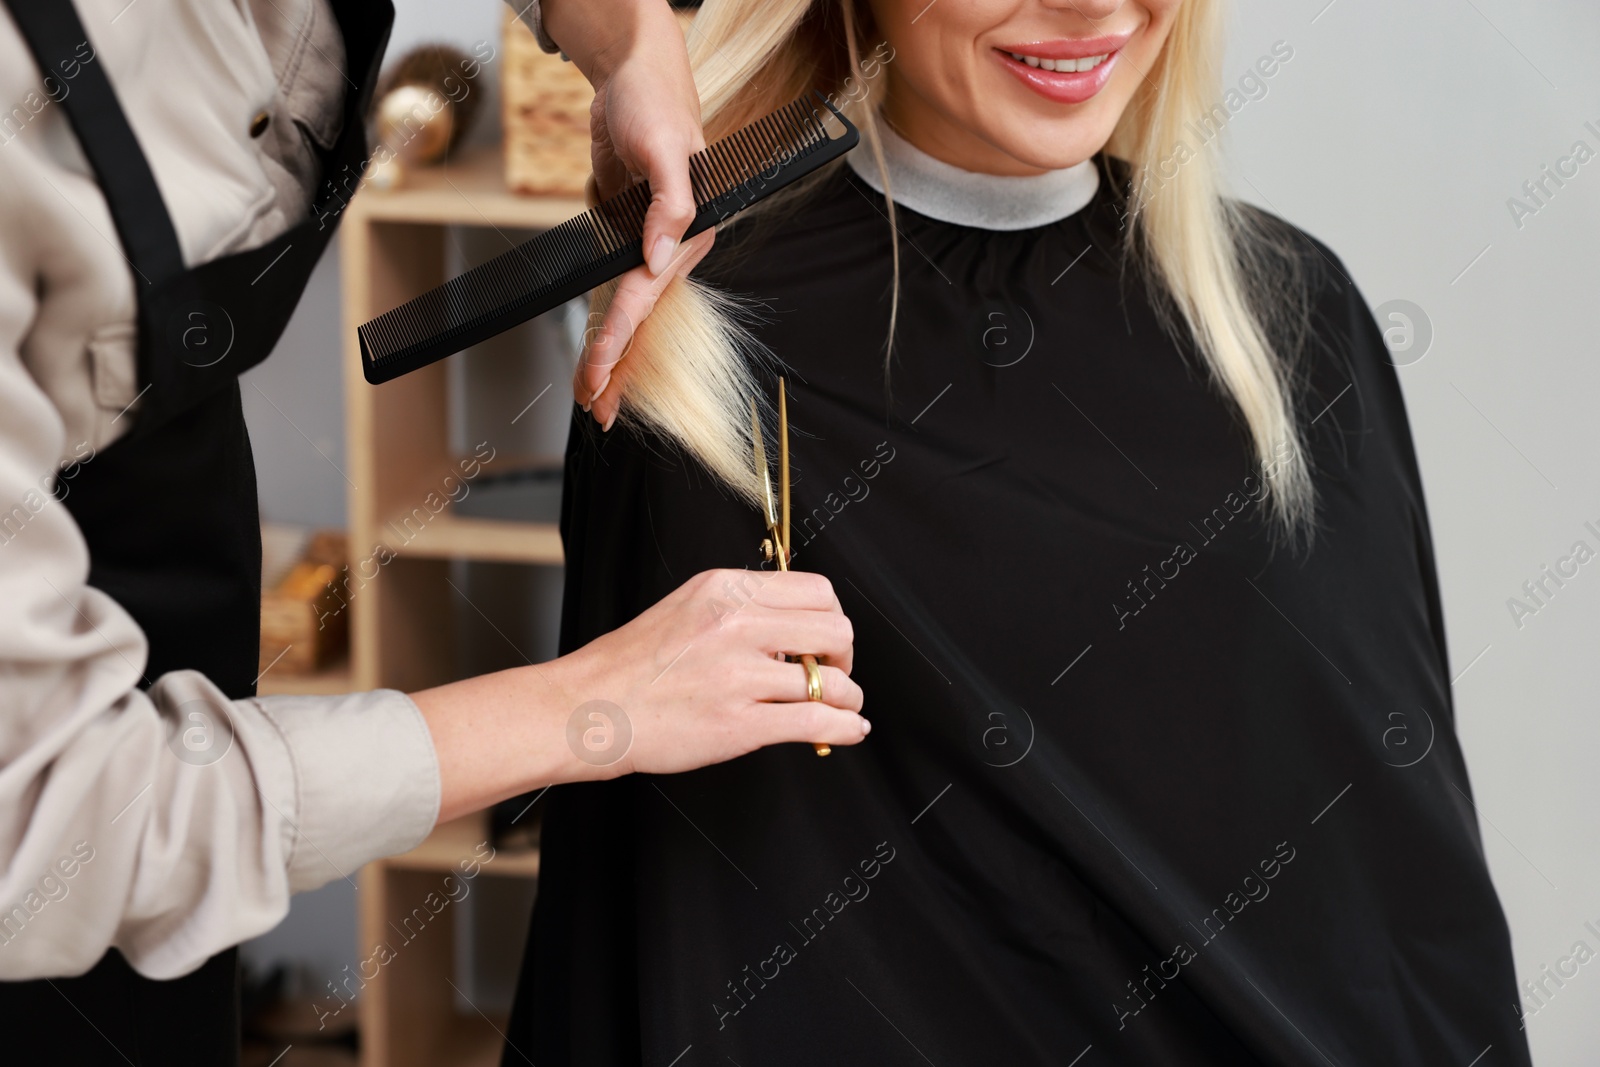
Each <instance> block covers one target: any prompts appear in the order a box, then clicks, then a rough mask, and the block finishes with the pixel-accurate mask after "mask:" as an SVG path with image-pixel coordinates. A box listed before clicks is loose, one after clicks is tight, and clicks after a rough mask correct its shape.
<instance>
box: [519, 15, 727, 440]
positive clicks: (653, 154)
mask: <svg viewBox="0 0 1600 1067" xmlns="http://www.w3.org/2000/svg"><path fill="white" fill-rule="evenodd" d="M542 10H543V12H544V24H545V29H546V30H547V31H548V32H549V34H550V36H551V38H552V39H553V40H554V41H555V42H556V43H557V44H559V45H561V47H562V49H563V51H565V52H566V53H567V55H568V56H570V57H571V59H572V61H573V62H574V63H576V64H577V66H578V69H580V70H581V71H583V73H584V76H585V77H587V78H588V79H589V82H590V84H592V85H593V86H594V87H595V97H594V108H593V110H592V111H591V112H590V135H591V137H592V140H593V148H592V155H593V162H594V174H595V186H596V192H597V193H598V194H599V196H600V197H602V198H604V197H608V196H611V195H613V194H615V193H618V192H621V191H622V190H623V189H625V188H627V187H628V186H629V185H632V184H633V183H635V182H637V181H638V180H639V179H641V178H645V179H648V180H649V182H650V189H651V191H652V194H653V200H652V202H651V205H650V210H649V212H648V213H647V214H646V215H645V223H644V249H645V264H646V265H645V266H643V267H639V268H637V269H635V270H632V271H629V272H628V273H627V274H625V275H623V277H622V279H621V280H620V282H619V284H618V287H617V292H616V295H615V296H614V297H613V298H612V300H611V303H610V305H609V306H608V307H607V309H606V313H605V317H604V319H603V320H602V321H601V322H600V323H598V324H591V327H590V329H589V330H588V331H586V333H585V345H584V352H583V358H582V359H581V360H580V362H579V364H578V370H577V373H576V374H575V375H574V377H573V383H572V384H573V394H574V395H575V396H576V397H577V399H578V401H579V403H581V404H583V405H584V406H585V407H586V408H587V409H588V410H589V412H590V414H591V415H592V416H593V417H594V419H595V421H596V422H598V423H600V425H601V426H603V427H605V428H606V429H610V428H611V423H612V420H614V419H615V418H616V415H617V410H618V408H619V406H620V404H621V394H622V390H621V389H620V388H617V389H614V390H610V391H608V389H607V386H608V385H609V384H610V382H611V376H612V371H613V369H614V368H615V367H616V364H617V362H618V361H619V360H621V359H622V358H623V356H624V355H626V354H627V350H628V344H629V342H631V341H632V339H633V333H634V330H635V329H636V328H637V327H638V325H639V324H640V323H642V322H643V321H644V320H645V318H646V316H648V315H649V314H650V311H651V309H652V308H654V307H655V303H656V298H657V297H659V296H660V295H661V292H662V290H663V289H665V288H666V286H667V284H668V283H669V282H670V281H672V279H674V278H676V277H678V276H679V275H683V274H687V273H688V272H689V271H691V270H693V269H694V267H695V265H696V264H698V263H699V262H700V260H701V259H702V258H703V257H704V256H705V254H706V253H707V252H708V251H710V250H711V242H712V237H713V235H712V232H711V231H709V230H708V231H706V232H705V233H703V234H701V235H700V236H698V237H696V238H694V239H693V240H691V241H688V242H687V243H684V244H681V245H680V244H679V241H680V240H681V239H682V237H683V232H684V230H686V229H687V228H688V226H689V223H690V222H692V221H693V220H694V196H693V193H692V191H691V189H690V185H689V156H690V154H691V153H693V152H697V151H699V150H700V149H702V148H704V147H705V146H706V142H705V135H704V133H703V132H702V131H701V129H700V97H699V94H698V93H697V92H696V91H695V86H694V78H693V76H692V75H691V74H690V72H689V56H688V51H687V49H686V47H685V46H684V41H683V33H682V31H681V30H680V29H679V28H678V23H677V19H676V17H675V16H674V15H673V14H672V11H671V9H670V8H668V7H667V5H666V4H665V3H664V2H663V0H545V2H544V5H543V8H542Z"/></svg>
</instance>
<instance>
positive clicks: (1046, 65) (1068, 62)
mask: <svg viewBox="0 0 1600 1067" xmlns="http://www.w3.org/2000/svg"><path fill="white" fill-rule="evenodd" d="M1006 54H1007V55H1009V56H1010V57H1011V58H1012V59H1014V60H1016V61H1017V62H1018V63H1026V64H1027V65H1028V66H1030V67H1037V68H1039V69H1040V70H1048V71H1051V72H1053V73H1056V74H1081V73H1083V72H1084V71H1089V70H1093V69H1094V68H1096V67H1098V66H1099V65H1100V64H1102V63H1104V62H1105V61H1106V60H1107V59H1108V58H1109V57H1110V53H1109V52H1107V53H1106V54H1104V55H1098V56H1085V57H1084V58H1082V59H1040V58H1039V57H1038V56H1025V55H1023V54H1022V53H1021V52H1008V53H1006Z"/></svg>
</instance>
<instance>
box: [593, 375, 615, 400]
mask: <svg viewBox="0 0 1600 1067" xmlns="http://www.w3.org/2000/svg"><path fill="white" fill-rule="evenodd" d="M610 384H611V374H610V372H607V373H606V380H605V381H603V382H601V383H600V388H598V389H596V390H595V391H594V392H593V393H592V394H590V396H589V402H590V403H591V404H592V403H594V402H595V401H596V400H599V399H600V394H601V393H603V392H605V391H606V386H608V385H610Z"/></svg>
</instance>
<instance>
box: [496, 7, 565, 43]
mask: <svg viewBox="0 0 1600 1067" xmlns="http://www.w3.org/2000/svg"><path fill="white" fill-rule="evenodd" d="M506 3H508V4H510V5H511V8H512V10H513V11H515V12H516V13H517V16H518V17H519V18H521V19H522V21H523V22H524V23H525V24H526V25H527V27H528V29H530V30H532V31H533V39H534V40H536V41H538V42H539V47H540V48H542V49H543V50H544V51H546V52H548V53H551V54H554V53H556V52H559V51H561V46H560V45H558V44H556V43H555V42H554V41H552V40H551V39H550V34H549V33H547V32H546V31H545V28H544V12H543V10H542V9H541V5H540V3H539V0H506Z"/></svg>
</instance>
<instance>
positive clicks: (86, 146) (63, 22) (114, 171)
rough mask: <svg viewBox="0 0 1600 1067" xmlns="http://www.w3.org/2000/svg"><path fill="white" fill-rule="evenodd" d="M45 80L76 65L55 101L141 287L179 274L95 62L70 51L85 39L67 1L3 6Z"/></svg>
mask: <svg viewBox="0 0 1600 1067" xmlns="http://www.w3.org/2000/svg"><path fill="white" fill-rule="evenodd" d="M4 2H5V5H6V7H8V8H9V9H10V10H11V17H12V18H13V19H14V20H15V21H16V24H17V29H18V30H19V31H20V32H21V34H22V37H23V39H24V40H25V41H27V42H28V50H29V51H31V52H32V53H33V58H34V62H36V63H37V64H38V65H39V71H40V73H41V74H43V75H44V76H45V77H51V76H56V77H59V76H60V75H59V71H60V70H61V69H64V62H65V61H72V62H76V63H77V65H78V75H77V77H76V78H75V79H74V85H73V86H72V91H71V92H70V93H68V94H67V95H66V96H65V97H64V98H62V99H61V100H59V101H57V105H58V106H59V107H61V108H63V109H65V110H66V113H67V120H68V121H69V122H70V123H71V124H72V131H73V133H75V134H77V137H78V144H79V146H80V147H82V149H83V154H84V156H85V157H87V158H88V160H89V166H90V167H91V168H92V169H93V170H94V174H95V177H96V178H97V179H99V182H100V191H101V192H102V193H103V194H104V195H105V198H106V204H107V206H109V207H110V209H111V219H112V221H113V222H114V223H115V224H116V227H117V234H118V236H119V237H121V238H122V247H123V251H124V253H125V254H126V256H127V259H128V263H129V265H130V266H132V267H133V271H134V274H135V275H137V276H138V278H139V280H140V281H142V282H144V283H145V285H147V286H153V285H159V284H160V283H161V282H163V281H165V280H167V279H169V278H173V277H176V276H177V275H178V274H181V273H182V272H183V269H184V268H183V251H182V249H181V247H180V246H179V244H178V234H177V231H176V230H174V229H173V227H172V219H171V217H170V216H169V215H168V214H167V206H166V203H165V202H164V201H163V200H162V199H161V190H160V188H158V187H157V186H156V179H155V175H154V174H152V173H151V172H150V164H149V163H148V162H147V161H146V159H145V156H144V152H143V151H141V150H140V148H139V141H138V139H137V138H136V137H134V135H133V129H132V128H131V127H130V126H129V125H128V118H127V116H126V115H124V114H123V111H122V105H121V104H119V103H118V102H117V94H116V92H115V91H113V90H112V88H111V81H110V79H108V78H107V77H106V72H105V69H104V65H103V64H102V63H101V62H100V61H99V58H98V56H97V57H96V58H95V59H92V60H90V61H89V62H83V61H82V60H79V59H77V58H76V53H77V50H78V49H79V48H81V47H82V46H83V45H84V44H85V43H87V42H88V40H89V35H88V33H86V32H85V31H84V28H83V22H82V21H81V20H80V19H79V18H78V12H77V11H76V10H75V9H74V8H73V6H72V3H71V0H4Z"/></svg>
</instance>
